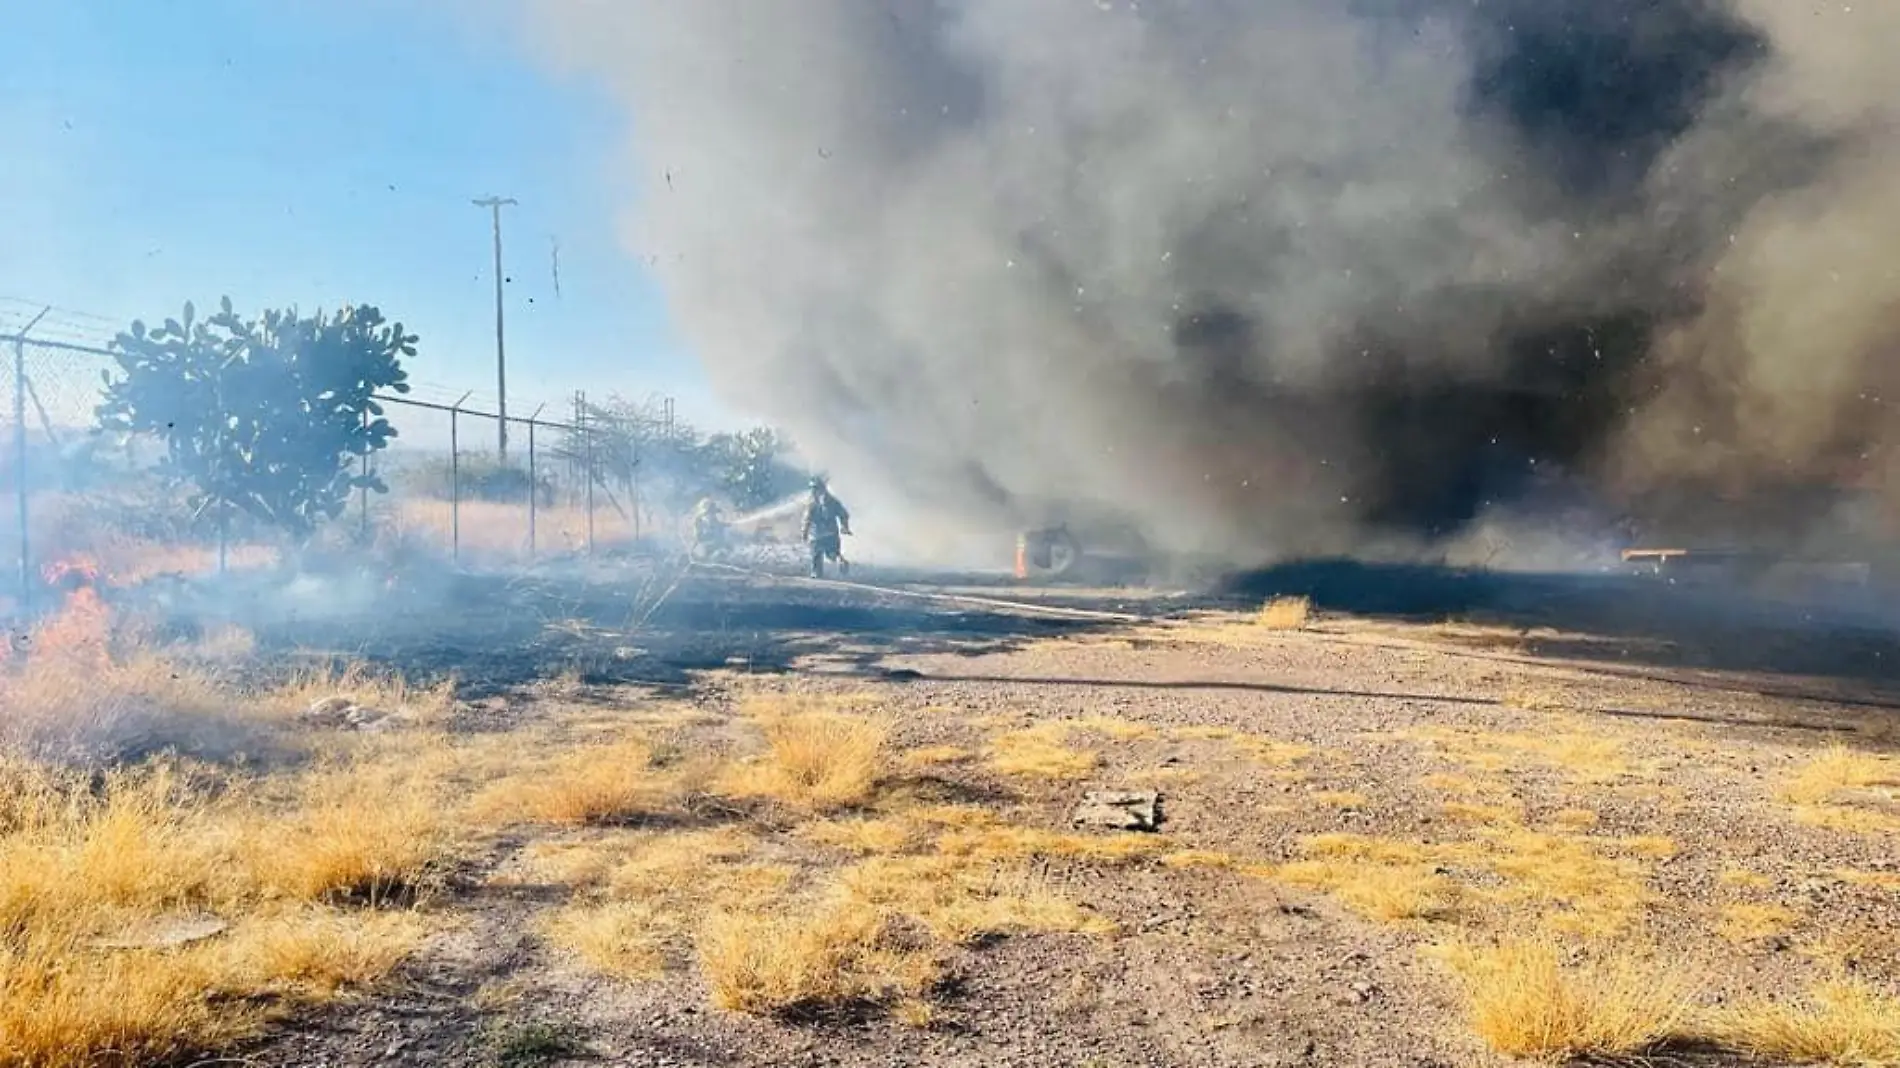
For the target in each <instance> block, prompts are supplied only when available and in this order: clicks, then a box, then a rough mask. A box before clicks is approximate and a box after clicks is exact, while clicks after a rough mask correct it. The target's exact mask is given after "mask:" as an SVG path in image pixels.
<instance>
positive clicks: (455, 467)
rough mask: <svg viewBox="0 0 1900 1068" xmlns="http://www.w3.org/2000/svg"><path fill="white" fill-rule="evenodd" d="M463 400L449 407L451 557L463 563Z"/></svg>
mask: <svg viewBox="0 0 1900 1068" xmlns="http://www.w3.org/2000/svg"><path fill="white" fill-rule="evenodd" d="M467 399H468V394H467V393H464V394H462V399H461V400H458V401H456V402H455V403H454V404H453V405H450V406H449V557H450V559H452V560H454V561H455V562H456V563H458V564H459V563H461V562H462V458H461V439H460V438H459V437H458V436H457V431H458V430H459V429H460V427H459V426H458V424H459V423H460V420H461V415H462V401H465V400H467Z"/></svg>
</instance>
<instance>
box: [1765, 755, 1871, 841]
mask: <svg viewBox="0 0 1900 1068" xmlns="http://www.w3.org/2000/svg"><path fill="white" fill-rule="evenodd" d="M1778 794H1779V796H1780V797H1781V799H1782V800H1784V801H1788V802H1790V803H1792V804H1793V805H1794V806H1795V818H1796V819H1797V820H1799V821H1800V822H1802V823H1805V824H1807V825H1809V826H1811V827H1822V828H1826V829H1828V830H1834V831H1843V832H1846V833H1849V834H1869V835H1877V834H1891V833H1895V832H1900V816H1895V815H1892V814H1891V813H1890V812H1888V811H1885V808H1886V807H1887V806H1891V805H1892V804H1894V803H1895V802H1900V760H1895V759H1893V758H1891V757H1880V756H1873V755H1870V754H1867V753H1857V752H1854V751H1853V750H1851V749H1848V748H1846V747H1844V746H1839V745H1836V746H1833V747H1831V748H1830V749H1828V751H1827V752H1825V753H1823V754H1822V755H1821V756H1819V757H1816V758H1815V759H1813V760H1811V761H1809V762H1808V763H1807V764H1805V765H1804V766H1803V767H1802V768H1801V770H1800V771H1798V772H1797V773H1795V775H1794V776H1792V777H1791V778H1790V779H1789V780H1788V781H1787V782H1786V783H1784V784H1783V785H1782V787H1781V789H1780V790H1779V791H1778Z"/></svg>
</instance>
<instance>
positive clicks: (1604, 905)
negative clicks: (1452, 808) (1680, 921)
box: [1264, 825, 1663, 938]
mask: <svg viewBox="0 0 1900 1068" xmlns="http://www.w3.org/2000/svg"><path fill="white" fill-rule="evenodd" d="M1662 844H1663V843H1662V842H1661V841H1658V842H1647V841H1644V840H1620V839H1588V838H1575V837H1569V836H1564V835H1554V834H1542V833H1538V832H1533V831H1528V830H1525V829H1523V828H1521V827H1511V826H1489V825H1487V826H1481V827H1479V828H1477V829H1476V830H1475V831H1474V834H1473V837H1472V838H1470V839H1468V840H1465V841H1458V842H1439V843H1421V842H1407V841H1400V840H1396V839H1389V838H1378V837H1372V836H1366V835H1352V834H1326V835H1316V836H1313V837H1310V838H1306V839H1303V840H1302V841H1301V843H1300V849H1301V852H1302V853H1303V854H1304V855H1305V856H1306V857H1307V858H1308V862H1313V863H1314V866H1312V867H1308V868H1295V869H1294V870H1293V872H1292V873H1291V875H1290V876H1288V877H1287V878H1288V881H1293V880H1300V881H1302V882H1303V883H1304V884H1305V885H1308V886H1311V887H1313V888H1316V889H1321V890H1324V891H1327V892H1329V893H1333V894H1335V896H1338V897H1340V898H1341V900H1342V902H1343V903H1346V904H1347V905H1348V906H1349V907H1352V908H1354V909H1355V911H1360V912H1362V913H1365V914H1368V915H1370V914H1372V913H1373V912H1375V911H1376V912H1388V913H1391V914H1394V915H1397V914H1402V913H1404V912H1406V911H1408V910H1407V909H1406V908H1405V907H1404V906H1403V904H1395V905H1393V906H1390V907H1388V906H1385V905H1379V904H1374V902H1376V901H1377V900H1378V897H1379V895H1380V894H1381V893H1384V892H1386V889H1387V888H1397V889H1396V890H1394V893H1395V895H1396V896H1397V897H1398V898H1399V899H1400V900H1401V901H1403V899H1404V898H1405V895H1406V894H1410V893H1411V891H1409V890H1405V889H1404V888H1405V886H1406V884H1407V883H1408V882H1409V883H1411V884H1412V885H1414V886H1418V885H1423V886H1425V887H1427V888H1429V892H1422V893H1418V894H1414V895H1413V900H1416V901H1418V902H1420V903H1421V908H1422V910H1423V912H1424V913H1425V914H1426V915H1428V916H1435V917H1443V916H1445V915H1448V914H1449V913H1450V911H1452V910H1451V909H1450V907H1449V906H1450V905H1453V904H1455V905H1456V911H1457V912H1458V914H1459V915H1460V918H1461V919H1462V918H1464V915H1465V913H1466V912H1467V911H1468V910H1467V906H1478V905H1488V906H1491V907H1492V908H1493V909H1495V910H1497V911H1498V912H1499V913H1500V917H1499V918H1500V919H1501V920H1503V921H1504V922H1506V923H1509V924H1518V923H1521V922H1523V921H1525V920H1538V921H1543V922H1546V923H1548V924H1549V925H1550V926H1552V927H1553V928H1555V929H1559V930H1565V931H1569V932H1572V933H1576V934H1583V935H1588V936H1592V937H1601V938H1611V937H1614V936H1616V935H1618V934H1620V933H1622V932H1624V931H1626V930H1627V929H1629V928H1630V927H1631V926H1633V925H1634V924H1636V923H1637V922H1638V921H1639V920H1640V919H1641V918H1642V916H1643V915H1644V913H1645V911H1646V910H1647V909H1648V908H1649V907H1650V906H1651V905H1652V904H1654V903H1655V901H1656V900H1657V898H1656V895H1655V894H1654V892H1653V891H1652V890H1651V889H1650V888H1649V886H1648V871H1647V869H1646V868H1645V867H1644V865H1643V863H1642V861H1643V859H1645V858H1647V857H1648V856H1650V855H1652V854H1653V853H1655V852H1657V851H1659V850H1660V849H1661V847H1662ZM1440 867H1445V868H1451V869H1455V870H1469V871H1481V872H1485V873H1488V874H1489V875H1490V876H1492V877H1495V880H1496V881H1495V882H1492V883H1488V884H1484V885H1472V886H1466V887H1463V888H1460V887H1458V886H1457V884H1455V883H1452V882H1450V881H1449V880H1436V879H1425V878H1424V875H1425V874H1426V873H1435V869H1437V868H1440ZM1395 873H1396V874H1395ZM1264 874H1267V875H1269V876H1271V877H1276V878H1278V877H1282V876H1283V875H1284V874H1285V873H1284V869H1272V868H1269V869H1265V871H1264ZM1361 881H1364V882H1367V883H1369V884H1370V885H1369V886H1366V887H1363V888H1362V887H1361V886H1360V883H1361ZM1349 893H1350V894H1353V895H1355V896H1356V897H1357V898H1358V902H1357V903H1355V902H1353V901H1347V900H1346V895H1347V894H1349ZM1435 902H1436V903H1442V904H1444V905H1445V906H1446V907H1443V908H1433V907H1432V905H1433V904H1434V903H1435Z"/></svg>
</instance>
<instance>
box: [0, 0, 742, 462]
mask: <svg viewBox="0 0 1900 1068" xmlns="http://www.w3.org/2000/svg"><path fill="white" fill-rule="evenodd" d="M455 6H456V5H454V4H451V3H441V2H440V0H330V2H329V3H325V2H323V0H45V2H34V0H0V11H3V12H4V13H5V16H6V17H5V25H6V26H7V29H8V34H7V36H8V40H9V42H10V45H9V48H8V53H9V54H8V57H7V60H6V61H5V62H4V63H0V136H4V138H5V140H4V142H0V330H7V331H10V330H12V329H16V328H17V327H18V325H19V321H20V318H21V315H22V314H30V313H31V311H32V310H33V309H32V308H31V307H30V306H29V304H30V303H37V302H46V303H51V304H55V305H58V306H59V308H60V309H62V310H61V311H59V312H56V313H55V314H54V315H53V316H52V317H51V318H49V320H48V326H47V329H48V331H49V332H50V333H51V334H52V335H55V336H72V337H80V336H85V335H87V334H88V333H92V334H94V335H103V336H110V333H111V331H112V329H113V327H112V325H111V322H113V321H118V320H123V319H130V318H132V317H138V316H142V317H147V318H152V317H159V316H162V315H165V314H175V313H176V309H177V308H179V306H180V305H181V304H182V303H183V302H184V301H185V300H186V299H193V300H196V301H197V302H198V304H199V305H200V306H201V307H203V306H208V305H212V304H215V303H216V300H217V298H218V297H219V296H220V295H222V294H227V293H228V294H229V295H230V296H231V297H232V299H233V300H234V301H235V302H236V303H237V305H238V306H239V308H240V310H256V309H258V308H260V307H263V306H267V305H268V306H281V305H289V304H296V305H298V306H300V307H302V308H306V309H311V308H315V307H319V306H322V307H334V306H336V305H337V304H340V303H343V302H345V301H357V302H371V303H376V304H378V305H380V306H381V307H382V308H383V309H384V311H385V312H386V313H388V314H390V315H392V316H395V317H398V318H401V319H402V320H403V321H404V323H405V324H406V325H408V326H409V327H410V328H411V329H413V330H414V331H416V332H417V333H419V334H420V335H421V337H422V346H421V352H420V355H419V356H418V358H417V359H416V360H415V361H414V363H413V364H412V366H411V375H412V378H413V379H414V380H415V381H416V382H417V383H418V386H419V393H420V394H422V395H425V396H429V397H432V398H436V397H445V398H446V399H450V400H452V399H454V397H455V395H456V394H458V393H459V392H461V391H463V390H474V391H475V396H474V398H473V399H472V400H471V402H470V403H471V404H487V405H492V397H493V393H494V388H495V387H494V307H493V301H494V289H493V285H494V283H493V273H492V266H491V263H492V246H491V243H490V242H491V237H490V230H489V219H488V215H487V213H486V211H485V210H483V209H478V208H476V207H474V206H473V205H471V204H470V203H469V201H470V199H471V198H472V197H478V196H485V195H488V194H491V193H493V194H498V195H503V196H512V197H515V198H517V199H518V200H519V201H520V202H521V203H520V206H519V207H514V208H508V209H504V217H503V227H504V238H505V240H506V249H505V253H506V260H505V263H504V271H503V273H504V275H505V277H506V278H507V279H508V281H507V282H506V284H505V289H506V293H507V312H508V353H509V393H510V401H511V403H510V408H511V409H513V410H514V411H517V412H523V411H525V409H527V408H531V407H533V405H534V404H538V403H540V402H541V401H550V402H555V404H557V405H558V404H559V403H561V402H563V401H564V399H565V398H567V397H570V396H571V395H572V391H574V390H576V389H585V390H587V391H589V392H590V393H592V394H595V395H600V394H605V393H608V392H611V391H618V392H620V393H623V394H626V395H631V396H643V395H646V394H648V393H650V392H670V393H674V394H676V395H678V396H679V397H680V401H679V404H680V410H681V412H682V414H683V415H686V416H689V417H693V418H697V419H700V420H702V421H712V422H723V421H725V420H727V419H729V418H730V416H728V415H727V414H726V413H724V412H723V411H721V410H720V408H719V406H718V405H717V404H716V403H715V402H714V401H713V400H712V399H711V397H710V396H709V395H708V394H707V392H706V386H705V382H704V378H703V377H702V375H701V374H700V372H699V369H698V366H697V364H696V363H695V361H693V360H692V359H691V357H690V356H689V355H688V354H686V353H684V352H683V351H682V350H681V349H680V347H679V345H678V343H677V341H676V340H675V339H674V337H673V336H672V335H671V333H670V331H669V329H668V325H667V322H666V316H665V309H664V306H663V304H662V302H661V300H660V298H659V296H658V294H657V293H656V292H655V291H654V290H653V289H652V287H651V286H650V284H649V283H648V281H647V280H646V279H645V278H644V277H643V276H642V274H641V272H640V270H639V267H638V264H637V262H636V261H635V260H634V259H633V258H632V257H631V256H629V255H627V254H626V253H625V252H624V251H623V249H622V248H621V247H620V245H619V244H618V242H617V239H616V235H615V219H616V217H617V215H619V214H620V213H622V212H624V211H625V210H626V209H627V207H628V206H629V205H630V204H631V203H632V195H633V193H634V190H632V189H630V188H629V187H628V186H627V183H626V179H625V178H624V177H623V176H624V175H625V173H626V168H625V167H624V166H618V165H617V164H616V161H624V158H625V155H624V152H625V144H626V124H625V121H624V120H623V118H622V117H621V116H620V115H619V114H618V113H617V112H616V110H615V108H614V107H613V105H612V104H611V103H610V102H609V101H608V100H606V99H605V98H604V97H603V96H597V95H594V94H593V93H592V92H591V91H590V90H589V89H588V88H587V87H586V86H583V85H580V84H577V83H565V82H561V81H558V80H555V79H553V78H551V77H550V76H549V75H547V74H546V73H545V72H544V70H543V69H542V68H540V67H538V66H537V65H536V64H535V63H534V62H533V57H532V56H530V55H529V54H528V53H527V52H526V51H525V50H523V49H519V48H517V47H515V45H514V43H513V37H512V35H511V33H510V31H509V27H508V25H507V22H506V19H505V17H485V16H482V15H476V14H474V12H475V11H476V10H477V8H474V7H472V8H469V9H467V10H466V11H462V12H456V11H455V10H454V8H455ZM477 7H479V5H477ZM480 10H482V11H485V12H486V13H487V15H488V16H493V15H495V14H496V10H497V9H494V8H481V9H480ZM553 241H558V242H559V246H560V252H559V264H560V295H559V296H558V297H557V296H556V293H555V285H554V277H553V259H554V257H553V252H552V242H553ZM89 316H101V317H103V318H101V319H93V318H89ZM552 407H553V405H551V408H550V410H552ZM399 425H400V424H399Z"/></svg>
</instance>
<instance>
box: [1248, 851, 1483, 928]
mask: <svg viewBox="0 0 1900 1068" xmlns="http://www.w3.org/2000/svg"><path fill="white" fill-rule="evenodd" d="M1263 874H1266V875H1267V876H1268V877H1269V878H1272V879H1274V880H1277V881H1279V882H1283V883H1286V884H1288V885H1290V886H1299V887H1305V888H1307V889H1311V890H1319V891H1322V892H1324V893H1327V894H1329V895H1331V896H1332V897H1334V898H1336V899H1338V901H1339V903H1340V904H1342V905H1344V906H1346V907H1347V908H1349V909H1351V910H1353V911H1354V912H1357V913H1358V914H1360V915H1361V916H1364V917H1366V918H1367V919H1370V920H1377V921H1379V922H1381V923H1394V922H1398V921H1400V920H1442V919H1447V918H1450V917H1451V916H1452V915H1454V913H1455V912H1456V910H1457V904H1458V898H1459V891H1458V886H1457V884H1455V883H1453V882H1452V881H1451V880H1449V879H1447V878H1445V877H1444V876H1442V875H1439V874H1437V873H1436V872H1435V871H1434V870H1433V868H1432V867H1431V866H1430V865H1425V864H1381V863H1372V862H1365V861H1352V860H1303V861H1295V862H1293V863H1291V864H1282V865H1280V866H1278V867H1274V868H1269V869H1266V870H1265V871H1264V872H1263Z"/></svg>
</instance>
